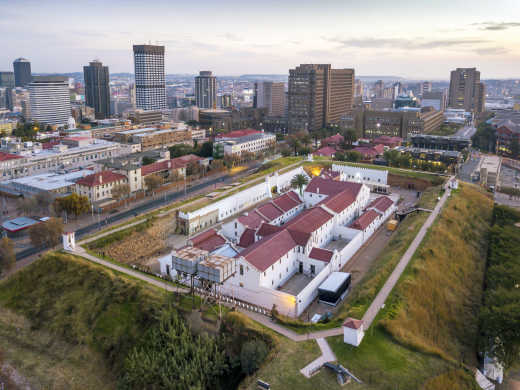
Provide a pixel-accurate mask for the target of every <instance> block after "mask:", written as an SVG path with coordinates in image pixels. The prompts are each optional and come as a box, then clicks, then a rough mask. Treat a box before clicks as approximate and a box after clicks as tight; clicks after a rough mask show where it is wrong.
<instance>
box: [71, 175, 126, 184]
mask: <svg viewBox="0 0 520 390" xmlns="http://www.w3.org/2000/svg"><path fill="white" fill-rule="evenodd" d="M120 180H123V181H126V176H125V175H121V174H120V173H114V172H111V171H100V172H96V173H93V174H92V175H88V176H85V177H83V178H81V179H79V180H78V181H76V184H79V185H82V186H87V187H94V186H98V185H103V184H107V183H113V182H115V181H120Z"/></svg>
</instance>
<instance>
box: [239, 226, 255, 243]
mask: <svg viewBox="0 0 520 390" xmlns="http://www.w3.org/2000/svg"><path fill="white" fill-rule="evenodd" d="M254 243H255V231H254V229H250V228H247V229H245V230H244V233H242V235H241V236H240V241H239V242H238V246H239V247H242V248H247V247H249V246H251V245H253V244H254Z"/></svg>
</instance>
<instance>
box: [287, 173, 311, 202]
mask: <svg viewBox="0 0 520 390" xmlns="http://www.w3.org/2000/svg"><path fill="white" fill-rule="evenodd" d="M308 182H309V179H308V178H307V176H305V175H304V174H301V173H300V174H298V175H295V176H294V177H293V178H292V179H291V186H292V187H293V188H298V190H299V191H300V195H301V196H303V187H304V186H306V185H307V183H308Z"/></svg>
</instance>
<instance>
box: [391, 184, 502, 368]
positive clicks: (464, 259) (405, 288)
mask: <svg viewBox="0 0 520 390" xmlns="http://www.w3.org/2000/svg"><path fill="white" fill-rule="evenodd" d="M491 213H492V200H491V199H490V198H489V197H488V196H487V195H486V194H484V193H482V192H481V191H480V190H479V189H477V188H476V187H473V186H470V185H463V186H462V187H461V190H460V192H459V193H457V194H454V195H452V197H451V198H450V199H449V200H448V202H447V204H446V206H445V208H444V209H443V211H442V212H441V215H440V217H439V218H438V220H437V221H436V223H435V224H434V225H433V226H432V227H431V229H430V230H429V232H428V233H427V236H426V238H425V240H424V241H423V244H422V245H421V247H420V248H419V249H418V251H417V252H416V254H415V256H414V259H413V260H412V262H411V264H410V266H409V267H408V269H407V271H406V272H405V274H404V275H403V276H402V279H401V281H400V283H399V284H398V285H397V287H396V289H394V291H393V293H392V294H391V296H390V298H389V300H388V301H387V304H386V305H387V307H386V308H385V312H386V315H385V318H384V319H383V320H382V324H383V326H384V327H385V329H386V330H387V331H388V332H389V333H390V334H391V335H392V336H393V337H394V338H395V339H397V340H398V341H399V342H401V343H403V344H406V345H409V346H411V347H413V348H415V349H417V350H419V351H423V352H426V353H431V354H436V355H438V356H440V357H442V358H443V359H445V360H447V361H452V362H460V361H462V362H466V363H470V364H472V365H475V363H476V362H475V359H476V353H475V351H476V341H477V333H478V312H479V309H480V304H481V299H482V285H483V280H484V269H485V261H484V258H485V253H486V250H487V245H486V237H487V233H488V231H489V226H490V223H491Z"/></svg>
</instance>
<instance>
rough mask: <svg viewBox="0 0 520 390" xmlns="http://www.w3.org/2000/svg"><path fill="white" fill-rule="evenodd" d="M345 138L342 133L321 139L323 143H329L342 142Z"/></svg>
mask: <svg viewBox="0 0 520 390" xmlns="http://www.w3.org/2000/svg"><path fill="white" fill-rule="evenodd" d="M344 140H345V138H344V137H343V136H342V135H341V134H339V133H338V134H336V135H331V136H330V137H328V138H324V139H322V140H321V144H322V145H329V144H334V145H337V144H340V143H342V142H343V141H344Z"/></svg>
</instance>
